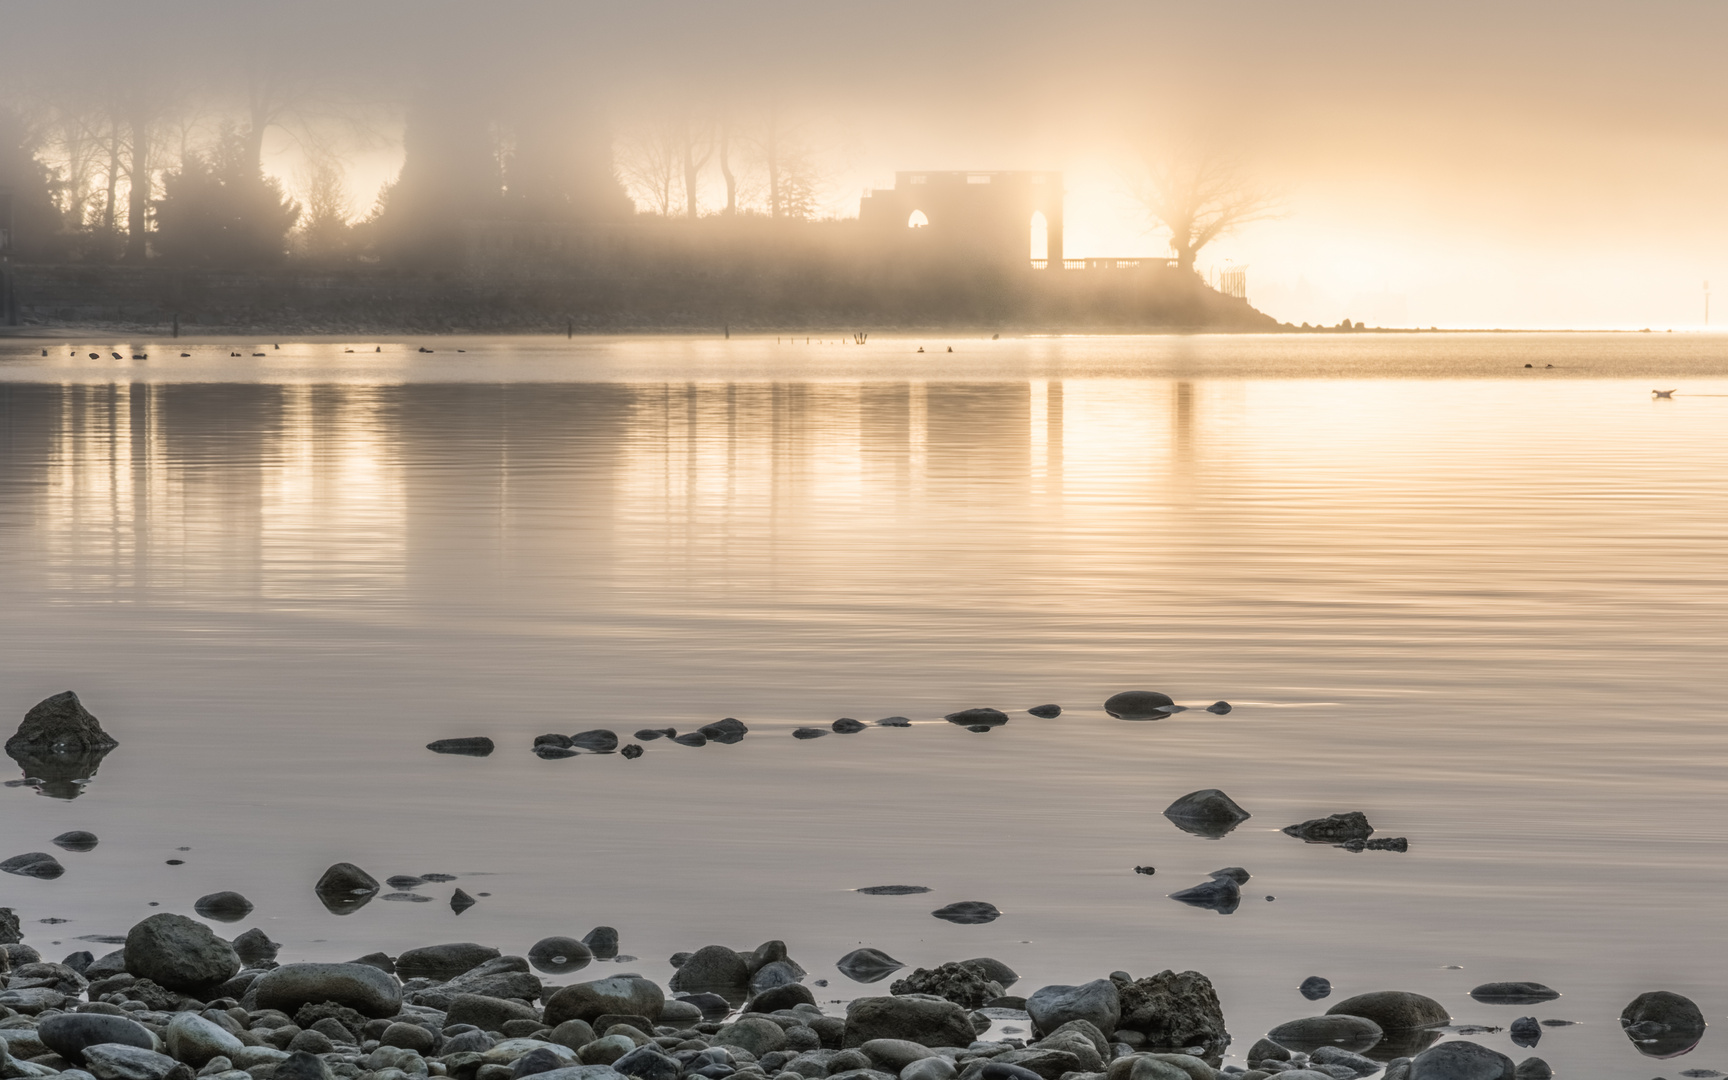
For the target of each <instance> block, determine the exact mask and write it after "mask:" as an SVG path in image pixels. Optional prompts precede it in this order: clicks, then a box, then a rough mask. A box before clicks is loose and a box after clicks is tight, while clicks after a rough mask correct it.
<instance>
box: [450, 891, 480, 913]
mask: <svg viewBox="0 0 1728 1080" xmlns="http://www.w3.org/2000/svg"><path fill="white" fill-rule="evenodd" d="M477 903H479V901H478V900H476V899H474V898H473V897H472V896H469V895H468V894H467V893H465V892H463V891H462V890H461V889H457V890H456V891H455V892H453V893H451V894H450V910H451V911H454V912H455V913H456V914H458V915H460V914H462V913H463V912H464V911H467V910H468V909H469V908H471V907H473V906H474V905H475V904H477Z"/></svg>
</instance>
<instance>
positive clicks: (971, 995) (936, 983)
mask: <svg viewBox="0 0 1728 1080" xmlns="http://www.w3.org/2000/svg"><path fill="white" fill-rule="evenodd" d="M888 992H889V993H891V994H930V995H933V996H935V997H939V998H943V999H945V1000H947V1001H952V1002H953V1003H954V1004H956V1005H960V1006H963V1007H965V1008H967V1009H978V1008H982V1007H983V1006H984V1003H985V1002H987V1001H993V1000H995V999H996V998H999V997H1001V996H1002V995H1003V994H1004V993H1005V992H1006V988H1005V987H1003V985H1002V984H1001V983H999V982H996V981H994V980H992V979H987V978H985V977H984V976H983V975H981V974H980V973H979V972H978V971H977V969H975V968H972V967H969V966H967V965H965V964H957V963H948V964H942V965H939V966H937V967H934V968H917V969H916V970H914V971H913V972H912V974H910V975H908V976H906V978H904V979H897V980H895V982H894V984H893V985H892V986H890V987H889V988H888Z"/></svg>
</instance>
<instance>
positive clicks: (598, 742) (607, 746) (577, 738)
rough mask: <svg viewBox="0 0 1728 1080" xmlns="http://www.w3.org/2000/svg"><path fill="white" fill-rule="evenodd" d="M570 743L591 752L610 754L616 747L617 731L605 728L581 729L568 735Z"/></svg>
mask: <svg viewBox="0 0 1728 1080" xmlns="http://www.w3.org/2000/svg"><path fill="white" fill-rule="evenodd" d="M570 745H572V746H575V747H578V748H580V749H583V750H586V751H588V752H589V753H591V754H610V753H611V752H612V751H614V750H616V749H618V733H617V732H615V731H607V730H606V729H605V728H595V729H594V730H593V731H581V732H577V733H576V734H575V735H572V736H570Z"/></svg>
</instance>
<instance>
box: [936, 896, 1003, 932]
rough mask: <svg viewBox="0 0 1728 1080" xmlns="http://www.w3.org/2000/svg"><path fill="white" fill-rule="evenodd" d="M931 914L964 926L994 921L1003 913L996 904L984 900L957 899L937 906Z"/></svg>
mask: <svg viewBox="0 0 1728 1080" xmlns="http://www.w3.org/2000/svg"><path fill="white" fill-rule="evenodd" d="M930 914H932V915H934V916H936V917H937V918H938V919H941V920H943V921H945V922H951V923H959V924H960V925H962V926H977V925H979V924H981V923H987V922H994V921H996V919H998V918H999V917H1001V915H1002V913H1001V912H1000V911H998V910H996V905H995V904H990V903H986V902H985V901H983V900H957V901H955V902H954V903H952V904H946V905H944V906H942V907H939V908H937V909H936V910H935V911H932V912H931V913H930Z"/></svg>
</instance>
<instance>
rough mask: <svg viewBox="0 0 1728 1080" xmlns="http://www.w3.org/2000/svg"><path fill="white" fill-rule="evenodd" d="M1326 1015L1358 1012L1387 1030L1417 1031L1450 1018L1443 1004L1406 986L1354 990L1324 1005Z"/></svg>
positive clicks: (1449, 1020)
mask: <svg viewBox="0 0 1728 1080" xmlns="http://www.w3.org/2000/svg"><path fill="white" fill-rule="evenodd" d="M1326 1015H1327V1016H1360V1017H1362V1018H1363V1019H1364V1020H1372V1021H1374V1022H1375V1023H1376V1024H1379V1025H1380V1027H1381V1028H1382V1029H1383V1030H1384V1031H1386V1032H1387V1033H1388V1034H1391V1033H1394V1032H1401V1031H1419V1030H1422V1029H1424V1028H1435V1027H1439V1026H1441V1025H1442V1024H1449V1023H1451V1022H1452V1017H1451V1014H1449V1013H1448V1012H1447V1011H1446V1006H1444V1005H1442V1004H1440V1003H1439V1002H1438V1001H1435V1000H1434V999H1433V998H1431V997H1427V996H1426V995H1423V994H1416V993H1412V992H1410V991H1408V990H1374V991H1370V992H1369V993H1366V994H1357V995H1356V996H1355V997H1348V998H1345V999H1344V1000H1343V1001H1340V1002H1339V1003H1338V1004H1336V1005H1334V1006H1332V1007H1331V1008H1330V1009H1327V1010H1326Z"/></svg>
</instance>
